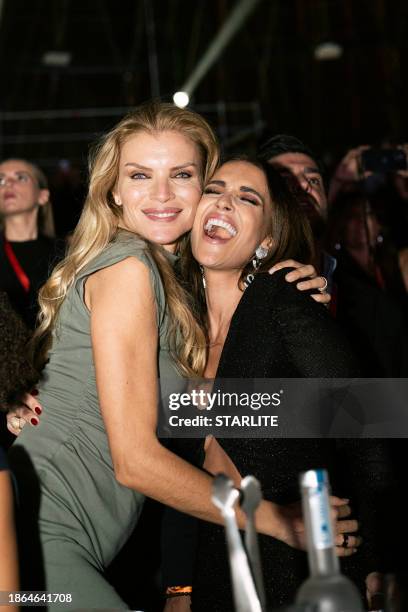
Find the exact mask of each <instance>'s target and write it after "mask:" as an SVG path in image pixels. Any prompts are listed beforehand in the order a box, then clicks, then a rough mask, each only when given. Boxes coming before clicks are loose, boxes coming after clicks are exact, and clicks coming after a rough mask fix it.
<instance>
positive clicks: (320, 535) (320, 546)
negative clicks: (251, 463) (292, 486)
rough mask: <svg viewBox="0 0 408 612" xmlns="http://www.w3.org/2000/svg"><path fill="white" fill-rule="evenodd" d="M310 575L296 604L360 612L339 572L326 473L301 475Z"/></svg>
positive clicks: (335, 611)
mask: <svg viewBox="0 0 408 612" xmlns="http://www.w3.org/2000/svg"><path fill="white" fill-rule="evenodd" d="M300 487H301V491H302V507H303V516H304V520H305V526H306V535H307V550H308V559H309V570H310V576H309V578H308V579H307V580H305V582H304V583H303V584H302V586H301V587H300V589H299V591H298V594H297V597H296V602H297V603H299V604H309V605H312V606H314V609H315V610H316V612H362V611H363V607H362V602H361V597H360V594H359V592H358V590H357V588H356V587H355V586H354V584H353V583H352V582H351V581H350V580H349V579H348V578H346V577H345V576H343V574H341V573H340V565H339V560H338V558H337V556H336V550H335V543H334V537H333V527H332V522H331V517H330V502H329V479H328V475H327V472H326V470H309V471H308V472H304V473H303V474H301V476H300Z"/></svg>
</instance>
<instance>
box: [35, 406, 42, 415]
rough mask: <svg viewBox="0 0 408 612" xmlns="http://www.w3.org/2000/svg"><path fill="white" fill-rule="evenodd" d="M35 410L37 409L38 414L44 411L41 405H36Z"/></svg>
mask: <svg viewBox="0 0 408 612" xmlns="http://www.w3.org/2000/svg"><path fill="white" fill-rule="evenodd" d="M34 410H35V411H36V413H37V414H41V413H42V410H41V408H40V407H39V406H36V407H35V408H34Z"/></svg>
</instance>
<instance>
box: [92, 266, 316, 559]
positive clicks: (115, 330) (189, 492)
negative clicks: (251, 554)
mask: <svg viewBox="0 0 408 612" xmlns="http://www.w3.org/2000/svg"><path fill="white" fill-rule="evenodd" d="M85 301H86V303H87V306H88V308H89V309H90V311H91V335H92V346H93V352H94V362H95V370H96V381H97V388H98V395H99V400H100V406H101V411H102V416H103V419H104V422H105V426H106V430H107V434H108V439H109V444H110V450H111V455H112V461H113V466H114V470H115V475H116V478H117V480H118V481H119V482H120V483H121V484H123V485H125V486H127V487H129V488H133V489H136V490H138V491H140V492H142V493H144V494H145V495H147V496H149V497H152V498H153V499H156V500H158V501H160V502H162V503H164V504H167V505H169V506H171V507H173V508H175V509H176V510H180V511H182V512H186V513H188V514H191V515H193V516H196V517H198V518H201V519H204V520H207V521H211V522H215V523H221V517H220V514H219V511H218V510H217V509H216V508H215V506H214V505H213V503H212V502H211V483H212V478H211V477H210V476H209V475H208V474H205V473H204V472H202V471H201V470H199V469H197V468H195V467H193V466H192V465H190V464H188V463H187V462H186V461H184V460H182V459H181V458H179V457H177V456H176V455H174V454H173V453H172V452H170V451H169V450H167V449H166V448H165V447H164V446H162V445H161V444H160V442H159V440H158V439H157V436H156V425H157V405H158V392H157V386H158V373H157V350H158V331H157V324H156V306H155V299H154V294H153V290H152V287H151V282H150V277H149V271H148V269H147V267H146V266H145V265H144V264H143V263H142V262H140V261H138V260H136V259H135V258H128V259H126V260H124V261H122V262H120V263H118V264H115V265H113V266H111V267H109V268H105V269H103V270H100V271H98V272H97V273H95V274H94V275H92V276H90V277H89V278H88V280H87V282H86V285H85ZM237 516H238V521H239V524H240V526H241V527H242V526H243V525H244V524H245V521H244V517H243V514H242V512H241V511H240V510H239V509H238V510H237ZM256 522H257V528H258V530H259V531H260V532H262V533H264V534H267V535H273V536H274V537H277V538H279V539H281V540H283V541H286V542H287V543H288V544H290V545H292V546H302V547H303V546H304V533H303V523H302V522H301V520H300V518H298V517H291V516H288V517H285V516H282V510H280V513H279V512H278V508H277V507H276V505H275V504H272V503H270V502H263V503H262V504H261V506H260V508H259V510H258V512H257V516H256Z"/></svg>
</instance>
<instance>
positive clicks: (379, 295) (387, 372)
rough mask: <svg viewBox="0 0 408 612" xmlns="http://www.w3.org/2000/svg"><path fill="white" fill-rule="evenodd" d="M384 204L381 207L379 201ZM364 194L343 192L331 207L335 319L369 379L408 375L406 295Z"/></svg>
mask: <svg viewBox="0 0 408 612" xmlns="http://www.w3.org/2000/svg"><path fill="white" fill-rule="evenodd" d="M380 204H381V203H380ZM375 205H376V201H375V199H374V198H373V199H372V200H371V201H369V200H368V199H367V196H366V195H365V194H364V193H362V192H361V191H354V192H349V193H343V194H339V195H338V196H337V198H336V200H335V201H334V202H333V204H332V205H331V208H330V213H329V220H328V229H327V238H326V244H327V248H328V250H329V251H330V252H332V253H333V254H335V256H336V259H337V263H338V266H337V270H336V274H335V276H336V282H337V283H338V285H339V287H341V291H339V292H338V298H337V320H338V322H339V323H340V324H341V325H342V326H343V327H344V329H345V332H346V333H347V336H348V338H349V341H350V342H351V344H352V346H353V349H354V352H355V353H356V355H357V356H358V357H359V361H360V363H361V365H362V371H363V374H364V375H365V376H377V377H404V376H407V374H408V330H407V317H406V314H405V312H404V303H406V293H405V287H404V282H403V279H402V276H401V271H400V267H399V265H398V256H397V251H396V249H395V248H394V247H393V245H392V243H391V242H390V240H389V238H388V237H387V232H386V228H384V227H383V226H382V224H381V222H380V219H379V215H378V214H376V211H375Z"/></svg>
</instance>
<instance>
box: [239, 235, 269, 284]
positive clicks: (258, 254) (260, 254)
mask: <svg viewBox="0 0 408 612" xmlns="http://www.w3.org/2000/svg"><path fill="white" fill-rule="evenodd" d="M268 253H269V251H268V249H266V248H265V247H263V246H262V245H261V244H260V245H259V247H258V248H257V249H256V251H255V256H254V258H253V260H252V267H253V269H254V272H256V270H257V269H258V268H259V266H260V265H261V259H265V257H266V256H267V255H268ZM254 278H255V276H254V274H253V273H252V272H250V273H249V274H247V277H246V279H245V280H244V287H245V289H247V287H249V285H250V284H251V283H252V281H253V280H254Z"/></svg>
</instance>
